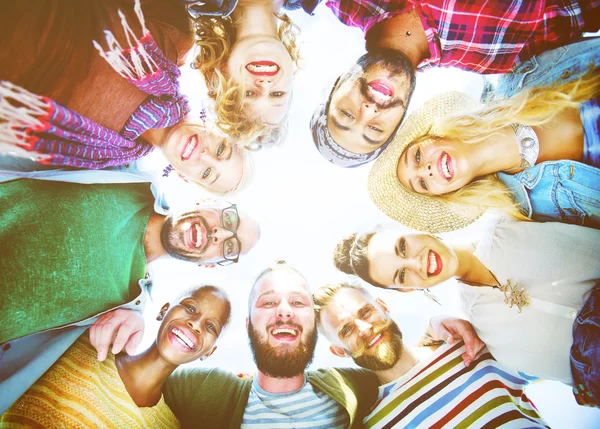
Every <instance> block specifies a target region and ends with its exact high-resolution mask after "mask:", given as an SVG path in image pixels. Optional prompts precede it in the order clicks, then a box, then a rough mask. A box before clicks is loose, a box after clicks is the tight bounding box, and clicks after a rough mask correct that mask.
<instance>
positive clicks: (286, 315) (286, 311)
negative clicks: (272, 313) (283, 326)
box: [277, 299, 294, 320]
mask: <svg viewBox="0 0 600 429" xmlns="http://www.w3.org/2000/svg"><path fill="white" fill-rule="evenodd" d="M293 317H294V310H293V309H292V306H291V305H290V304H289V302H287V300H286V299H282V300H281V301H280V302H279V305H278V306H277V318H278V319H283V320H289V319H291V318H293Z"/></svg>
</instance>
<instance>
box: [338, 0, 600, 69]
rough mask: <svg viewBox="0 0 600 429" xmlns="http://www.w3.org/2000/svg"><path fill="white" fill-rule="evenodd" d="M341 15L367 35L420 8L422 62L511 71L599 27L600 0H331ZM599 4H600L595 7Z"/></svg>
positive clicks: (340, 17) (339, 15) (421, 66)
mask: <svg viewBox="0 0 600 429" xmlns="http://www.w3.org/2000/svg"><path fill="white" fill-rule="evenodd" d="M326 4H327V6H328V7H329V8H330V9H331V10H332V11H333V13H334V14H335V15H336V16H337V17H338V19H339V20H340V21H341V22H342V23H344V24H346V25H348V26H351V27H359V28H361V29H362V30H363V31H364V32H365V35H366V34H367V32H368V31H369V29H370V28H371V27H373V26H374V25H375V24H377V23H379V22H382V21H385V20H388V19H390V18H392V17H394V16H396V15H399V14H402V13H407V12H410V11H412V10H413V9H415V10H416V11H417V14H418V15H419V17H420V19H421V23H422V25H423V28H424V30H425V34H426V36H427V41H428V42H429V51H430V54H431V55H430V57H429V58H428V59H427V60H425V61H423V62H422V63H421V64H419V68H423V67H425V66H446V67H457V68H460V69H464V70H470V71H474V72H477V73H506V72H508V71H510V70H511V69H512V66H513V65H514V64H515V62H520V61H525V60H527V59H528V58H530V57H531V56H533V55H535V54H539V53H542V52H544V51H547V50H549V49H553V48H556V47H559V46H563V45H566V44H569V43H571V42H572V41H574V40H576V39H577V38H578V37H580V35H581V33H582V32H585V31H591V32H593V31H597V30H598V28H599V21H600V19H599V16H600V10H599V8H600V0H589V1H585V0H579V1H578V0H547V1H545V2H544V1H531V0H498V1H482V0H474V1H458V0H425V1H414V0H406V1H404V0H328V1H327V3H326ZM594 9H596V10H594Z"/></svg>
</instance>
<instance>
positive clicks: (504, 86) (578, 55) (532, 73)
mask: <svg viewBox="0 0 600 429" xmlns="http://www.w3.org/2000/svg"><path fill="white" fill-rule="evenodd" d="M598 66H600V37H588V38H583V39H581V40H580V41H579V42H575V43H571V44H570V45H566V46H561V47H559V48H556V49H552V50H550V51H546V52H543V53H541V54H539V55H534V56H533V57H531V58H530V59H528V60H527V61H524V62H522V63H518V64H515V66H514V67H513V70H512V71H511V72H510V73H506V74H503V75H501V76H500V78H499V79H498V83H497V85H496V88H495V89H494V85H492V84H491V82H490V83H489V84H486V87H485V90H484V94H483V95H482V97H481V99H482V101H484V102H487V101H490V100H493V99H495V98H507V97H512V96H513V95H515V94H517V93H519V92H520V91H522V90H524V89H531V88H536V87H542V86H551V85H554V84H563V83H567V82H569V81H572V80H574V79H578V78H580V77H581V76H583V75H584V74H585V73H587V72H588V71H590V70H592V69H596V68H598ZM488 82H489V81H488ZM492 91H493V92H492Z"/></svg>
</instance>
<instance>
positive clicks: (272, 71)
mask: <svg viewBox="0 0 600 429" xmlns="http://www.w3.org/2000/svg"><path fill="white" fill-rule="evenodd" d="M246 70H248V71H249V72H250V73H252V74H253V75H255V76H275V75H276V74H277V73H279V70H280V67H279V65H277V63H274V62H273V61H253V62H251V63H248V64H246Z"/></svg>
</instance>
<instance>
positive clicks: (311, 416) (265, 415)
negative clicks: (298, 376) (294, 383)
mask: <svg viewBox="0 0 600 429" xmlns="http://www.w3.org/2000/svg"><path fill="white" fill-rule="evenodd" d="M349 422H350V417H349V416H348V413H347V412H346V410H345V409H344V408H343V407H342V406H341V405H340V404H338V403H337V402H336V401H335V400H334V399H332V398H330V397H329V396H327V395H326V394H325V393H323V392H321V391H319V390H315V388H314V387H313V385H312V384H310V383H307V382H306V376H305V377H304V384H303V385H302V387H301V388H300V389H298V390H296V391H294V392H289V393H270V392H267V391H266V390H263V389H262V388H261V387H260V386H259V385H258V381H257V379H256V377H255V378H254V380H253V381H252V388H251V389H250V396H249V397H248V404H247V405H246V410H245V411H244V419H243V421H242V426H241V427H242V428H243V429H259V428H267V427H268V428H310V429H332V428H338V429H344V428H345V427H347V426H348V423H349Z"/></svg>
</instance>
